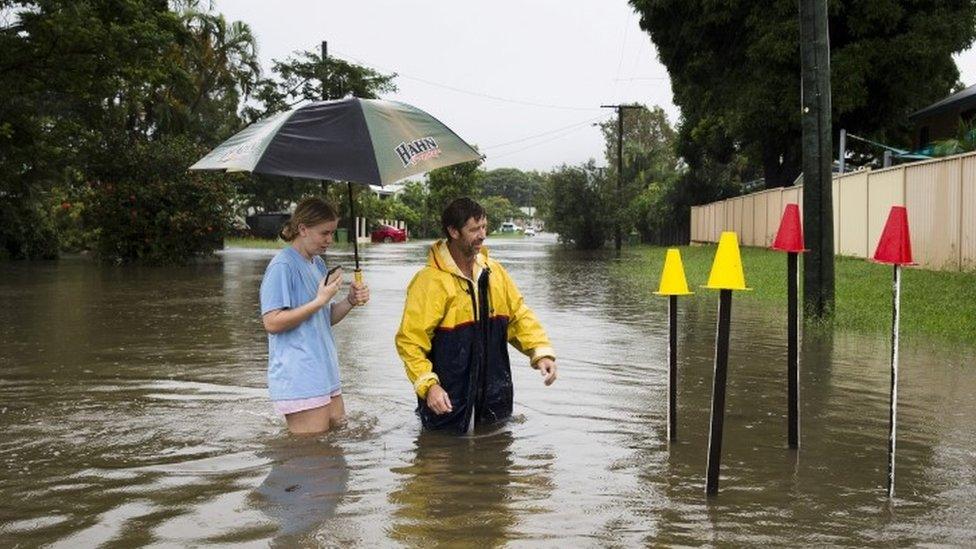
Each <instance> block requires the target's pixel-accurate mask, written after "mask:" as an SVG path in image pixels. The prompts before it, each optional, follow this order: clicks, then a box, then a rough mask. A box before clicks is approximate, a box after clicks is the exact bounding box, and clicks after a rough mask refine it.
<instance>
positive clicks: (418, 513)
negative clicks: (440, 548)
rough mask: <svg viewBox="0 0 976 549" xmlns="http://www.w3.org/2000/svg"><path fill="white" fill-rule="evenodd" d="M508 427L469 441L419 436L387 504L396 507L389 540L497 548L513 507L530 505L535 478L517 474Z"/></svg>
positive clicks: (508, 529) (507, 532)
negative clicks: (527, 502)
mask: <svg viewBox="0 0 976 549" xmlns="http://www.w3.org/2000/svg"><path fill="white" fill-rule="evenodd" d="M513 440H514V437H513V435H512V432H511V431H510V430H509V427H502V428H501V429H500V430H496V431H494V432H488V433H485V434H476V435H475V436H473V437H456V436H452V435H449V434H445V433H441V432H424V433H422V434H421V435H420V436H419V437H418V438H417V440H416V443H415V449H414V457H413V459H412V461H411V463H410V464H409V465H406V466H404V467H397V468H394V469H393V472H394V473H396V474H397V475H400V478H399V480H398V481H397V487H396V488H395V489H394V490H393V492H392V493H391V494H390V501H391V502H392V503H394V504H396V505H397V507H396V509H395V510H394V512H393V515H394V519H395V522H394V524H393V525H392V526H391V528H390V532H389V534H390V536H391V537H392V538H393V539H394V540H397V541H399V542H401V543H404V544H406V545H408V546H419V545H426V544H429V543H432V542H435V540H436V541H440V542H453V543H465V542H468V543H470V542H473V541H474V540H477V542H478V544H479V545H486V546H498V545H502V544H504V543H506V542H507V541H509V540H510V539H512V537H513V536H512V529H513V527H514V526H515V524H516V522H517V518H516V512H517V511H516V509H515V508H513V503H514V502H517V501H518V500H520V499H525V498H529V499H535V498H538V497H540V496H539V495H538V494H534V492H536V491H537V490H540V489H544V486H545V484H546V483H545V481H544V479H543V478H541V473H539V472H535V471H531V470H528V471H526V470H520V469H522V468H520V467H518V466H517V465H516V456H515V455H514V453H513V450H512V443H513Z"/></svg>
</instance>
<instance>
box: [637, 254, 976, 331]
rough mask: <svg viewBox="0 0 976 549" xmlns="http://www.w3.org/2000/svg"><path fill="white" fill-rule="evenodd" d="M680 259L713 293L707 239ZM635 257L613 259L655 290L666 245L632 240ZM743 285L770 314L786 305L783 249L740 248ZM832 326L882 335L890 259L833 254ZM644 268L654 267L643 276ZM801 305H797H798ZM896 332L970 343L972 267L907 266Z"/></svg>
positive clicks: (694, 280) (692, 283)
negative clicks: (709, 282) (646, 244)
mask: <svg viewBox="0 0 976 549" xmlns="http://www.w3.org/2000/svg"><path fill="white" fill-rule="evenodd" d="M679 249H680V250H681V259H682V263H683V264H684V268H685V275H686V277H687V279H688V286H689V287H690V288H691V290H692V291H693V292H695V296H694V297H695V298H696V299H714V294H715V292H712V291H710V290H700V289H699V288H698V287H699V286H701V285H703V284H705V282H706V281H707V280H708V273H709V271H710V270H711V266H712V260H713V258H714V256H715V249H716V247H715V246H714V245H709V246H684V247H680V248H679ZM631 250H632V251H633V252H634V253H636V254H637V255H638V261H629V262H622V263H620V264H619V265H620V267H619V269H620V270H621V271H622V272H621V273H620V274H621V275H624V276H627V277H628V278H630V279H631V280H634V281H635V283H636V284H639V285H641V286H646V288H641V290H642V291H643V290H646V291H648V292H650V291H655V290H657V284H658V282H659V277H660V273H661V271H662V269H663V267H664V256H665V249H664V248H658V247H643V246H642V247H636V248H631ZM741 253H742V265H743V269H744V271H745V278H746V286H748V287H750V288H753V291H751V292H737V295H736V300H737V301H739V300H742V301H744V302H751V303H754V304H755V305H757V306H762V307H769V308H770V309H771V314H776V313H775V312H774V311H775V310H777V309H778V310H779V312H780V314H785V308H786V254H784V253H782V252H775V251H772V250H766V249H762V248H742V249H741ZM802 269H803V261H802V255H801V260H800V273H801V281H800V299H801V304H802V299H803V297H802V296H803V281H802V272H803V271H802ZM834 271H835V273H834V275H835V292H836V296H835V311H834V319H833V325H834V328H835V329H839V330H849V331H855V332H862V333H877V334H879V335H883V336H887V334H888V333H890V331H891V299H892V291H891V279H892V267H891V266H889V265H879V264H876V263H872V262H869V261H866V260H864V259H858V258H850V257H837V258H836V261H835V263H834ZM647 273H653V275H652V276H647ZM801 306H802V305H801ZM901 334H902V335H903V337H907V338H914V337H924V338H938V339H940V340H943V341H946V342H966V343H972V342H973V340H974V335H976V273H973V272H969V273H959V272H946V271H928V270H923V269H916V268H906V269H903V271H902V281H901Z"/></svg>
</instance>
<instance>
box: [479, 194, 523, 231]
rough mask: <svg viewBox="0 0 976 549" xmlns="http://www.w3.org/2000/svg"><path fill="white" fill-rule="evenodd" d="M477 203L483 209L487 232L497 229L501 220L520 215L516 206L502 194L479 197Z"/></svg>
mask: <svg viewBox="0 0 976 549" xmlns="http://www.w3.org/2000/svg"><path fill="white" fill-rule="evenodd" d="M478 203H479V204H481V206H482V207H483V208H484V209H485V217H487V218H488V232H489V233H493V232H495V231H497V230H498V227H499V226H501V224H502V223H503V222H505V221H508V220H509V219H512V218H516V217H519V216H521V215H522V212H521V211H519V209H518V207H516V206H515V205H514V204H512V203H511V202H509V201H508V199H507V198H505V197H504V196H487V197H484V198H481V199H479V200H478Z"/></svg>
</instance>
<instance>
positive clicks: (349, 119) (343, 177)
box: [190, 97, 481, 185]
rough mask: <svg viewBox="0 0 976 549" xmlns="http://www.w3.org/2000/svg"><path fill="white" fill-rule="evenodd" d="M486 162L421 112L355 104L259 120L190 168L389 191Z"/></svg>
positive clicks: (321, 104)
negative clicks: (409, 180) (426, 175)
mask: <svg viewBox="0 0 976 549" xmlns="http://www.w3.org/2000/svg"><path fill="white" fill-rule="evenodd" d="M479 158H481V154H479V153H478V151H476V150H475V149H474V147H472V146H471V145H469V144H467V143H465V142H464V140H463V139H461V138H460V137H458V136H457V134H455V133H454V132H453V131H451V130H450V129H449V128H448V127H447V126H445V125H444V124H442V123H441V122H440V121H439V120H437V119H436V118H434V117H433V116H431V115H429V114H427V113H426V112H424V111H422V110H420V109H418V108H416V107H413V106H411V105H407V104H406V103H399V102H397V101H385V100H380V99H359V98H355V97H354V98H349V99H340V100H337V101H318V102H314V103H307V104H304V105H302V106H299V107H296V108H294V109H292V110H290V111H286V112H283V113H279V114H276V115H273V116H271V117H268V118H265V119H263V120H260V121H258V122H256V123H254V124H252V125H250V126H248V127H247V128H245V129H244V130H242V131H241V132H239V133H238V134H236V135H234V136H233V137H231V138H230V139H228V140H227V141H225V142H224V143H222V144H221V145H220V146H218V147H217V148H216V149H214V150H212V151H211V152H210V153H209V154H207V156H205V157H203V158H202V159H200V160H199V161H198V162H197V163H196V164H194V165H192V166H190V169H191V170H224V171H228V172H240V171H246V172H253V173H263V174H269V175H282V176H288V177H300V178H305V179H333V180H339V181H354V182H357V183H367V184H373V185H386V184H389V183H393V182H395V181H399V180H401V179H403V178H406V177H409V176H411V175H416V174H418V173H423V172H426V171H428V170H432V169H434V168H440V167H444V166H450V165H452V164H458V163H461V162H468V161H471V160H477V159H479Z"/></svg>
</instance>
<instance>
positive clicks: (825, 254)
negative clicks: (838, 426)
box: [800, 0, 834, 318]
mask: <svg viewBox="0 0 976 549" xmlns="http://www.w3.org/2000/svg"><path fill="white" fill-rule="evenodd" d="M800 67H801V83H802V85H801V90H802V99H801V103H802V113H801V117H800V118H801V122H802V128H803V141H802V143H803V229H804V233H806V240H807V243H808V245H809V246H810V252H809V253H807V254H806V257H805V258H804V261H803V304H804V311H805V312H806V314H807V315H809V316H812V317H816V318H826V317H828V316H830V315H832V314H833V309H834V224H833V213H834V212H833V198H832V195H831V191H832V184H831V183H832V182H831V173H830V164H831V158H832V157H833V147H832V146H831V124H830V41H829V38H828V35H827V0H800Z"/></svg>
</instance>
